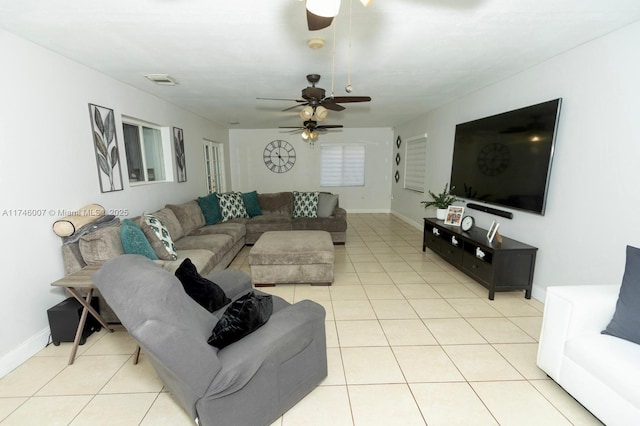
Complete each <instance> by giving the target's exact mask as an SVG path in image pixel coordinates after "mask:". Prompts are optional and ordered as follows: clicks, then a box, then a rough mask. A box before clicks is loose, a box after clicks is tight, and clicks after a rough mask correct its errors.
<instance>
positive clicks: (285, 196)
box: [258, 192, 293, 217]
mask: <svg viewBox="0 0 640 426" xmlns="http://www.w3.org/2000/svg"><path fill="white" fill-rule="evenodd" d="M258 202H259V203H260V210H262V214H268V213H274V214H283V215H287V216H289V217H291V216H293V193H292V192H274V193H268V194H258Z"/></svg>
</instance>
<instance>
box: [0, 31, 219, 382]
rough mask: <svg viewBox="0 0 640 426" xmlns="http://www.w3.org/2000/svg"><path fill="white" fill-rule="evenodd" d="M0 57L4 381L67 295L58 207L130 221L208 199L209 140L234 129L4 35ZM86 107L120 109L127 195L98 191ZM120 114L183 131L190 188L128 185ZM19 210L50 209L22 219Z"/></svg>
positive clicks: (44, 334)
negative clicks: (55, 227) (118, 212)
mask: <svg viewBox="0 0 640 426" xmlns="http://www.w3.org/2000/svg"><path fill="white" fill-rule="evenodd" d="M0 51H1V52H2V54H3V57H4V58H6V59H7V60H5V61H3V65H2V67H0V93H2V101H0V120H1V122H0V135H1V136H0V138H1V140H2V143H0V188H1V193H2V198H1V199H0V228H1V235H2V239H3V244H2V248H1V252H2V259H3V266H4V267H3V268H2V269H3V278H2V297H1V298H0V312H2V319H3V320H2V321H1V322H0V336H2V339H0V376H3V375H4V374H6V373H7V372H8V371H10V370H11V369H12V368H14V367H15V366H17V365H18V364H19V363H20V362H22V361H24V360H25V359H26V358H27V357H28V356H30V355H32V354H33V353H34V352H35V351H37V350H39V349H40V348H42V347H43V346H44V343H46V341H47V338H48V334H49V330H48V320H47V314H46V310H47V309H48V308H49V307H51V306H53V305H55V304H56V303H58V302H59V301H61V300H63V299H64V297H65V296H64V295H63V293H62V291H61V290H60V289H54V288H52V287H51V286H50V285H49V284H50V283H51V282H53V281H55V280H57V279H58V278H61V277H62V276H63V275H64V274H63V266H62V259H61V255H60V246H61V240H60V238H59V237H57V236H56V235H55V234H54V233H53V232H52V230H51V226H52V224H53V222H54V220H55V219H56V218H57V211H58V210H77V209H78V208H80V207H82V206H84V205H86V204H89V203H99V204H101V205H103V206H104V207H105V208H107V209H128V210H129V211H130V213H131V215H132V216H133V215H138V214H140V213H141V212H142V211H143V210H147V211H148V210H155V209H158V208H160V207H162V206H164V204H165V203H167V202H176V203H177V202H182V201H186V200H188V199H192V198H195V197H196V196H197V195H201V194H204V193H205V192H206V186H205V180H204V165H203V160H202V139H203V138H205V137H206V138H208V139H211V140H215V141H219V142H223V143H227V142H228V141H227V139H228V132H227V130H225V129H221V128H217V127H215V126H214V125H213V124H212V123H211V122H209V121H206V120H204V119H202V118H200V117H198V116H195V115H193V114H191V113H189V112H186V111H184V110H180V109H178V108H176V107H175V106H173V105H171V104H168V103H166V102H164V101H161V100H159V99H158V98H156V97H153V96H151V95H148V94H146V93H143V92H141V91H138V90H136V89H133V88H131V87H130V86H127V85H124V84H121V83H118V82H116V81H114V80H112V79H110V78H108V77H106V76H104V75H103V74H100V73H97V72H95V71H93V70H91V69H88V68H86V67H84V66H81V65H79V64H77V63H75V62H72V61H69V60H67V59H65V58H63V57H61V56H59V55H56V54H54V53H52V52H50V51H48V50H45V49H42V48H40V47H38V46H36V45H34V44H31V43H29V42H27V41H24V40H22V39H19V38H16V37H14V36H13V35H11V34H9V33H6V32H4V31H0ZM140 78H144V77H143V76H140ZM167 90H171V89H170V88H167ZM89 103H94V104H97V105H101V106H105V107H109V108H112V109H114V112H115V115H116V124H117V128H118V134H117V138H118V143H119V146H120V150H121V155H120V160H121V162H122V165H123V175H124V177H125V178H124V180H125V183H124V186H125V189H124V190H123V191H119V192H113V193H106V194H102V193H101V192H100V187H99V183H98V176H97V169H96V161H95V155H94V152H93V147H92V136H91V126H90V121H89V108H88V104H89ZM123 114H124V115H127V116H132V117H136V118H140V119H144V120H147V121H150V122H153V123H156V124H160V125H166V126H176V127H180V128H182V129H183V130H184V137H185V150H186V163H187V178H188V181H187V182H186V183H180V184H178V183H162V184H149V185H143V186H138V187H135V188H130V187H129V186H128V183H127V181H126V176H127V175H126V160H125V158H124V154H123V153H124V146H123V137H122V127H121V121H120V117H121V115H123ZM17 209H38V210H44V211H45V212H46V213H45V215H44V216H40V217H26V216H20V215H18V216H15V214H16V213H15V212H14V210H17Z"/></svg>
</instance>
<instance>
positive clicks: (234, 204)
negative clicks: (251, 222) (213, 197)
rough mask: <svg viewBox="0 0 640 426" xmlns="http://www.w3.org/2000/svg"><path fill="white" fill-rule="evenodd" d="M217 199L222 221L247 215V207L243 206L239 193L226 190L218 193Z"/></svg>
mask: <svg viewBox="0 0 640 426" xmlns="http://www.w3.org/2000/svg"><path fill="white" fill-rule="evenodd" d="M218 201H219V202H220V210H221V211H222V221H223V222H226V221H228V220H229V219H235V218H238V217H249V215H248V214H247V209H246V208H245V207H244V201H243V200H242V194H241V193H239V192H227V193H225V194H218Z"/></svg>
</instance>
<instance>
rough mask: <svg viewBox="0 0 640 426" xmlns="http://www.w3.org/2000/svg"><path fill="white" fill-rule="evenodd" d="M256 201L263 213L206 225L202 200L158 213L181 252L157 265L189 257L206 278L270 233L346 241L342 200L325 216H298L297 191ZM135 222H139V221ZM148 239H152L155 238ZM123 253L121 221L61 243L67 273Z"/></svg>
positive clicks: (105, 310) (174, 264)
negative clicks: (322, 234) (308, 233)
mask: <svg viewBox="0 0 640 426" xmlns="http://www.w3.org/2000/svg"><path fill="white" fill-rule="evenodd" d="M324 194H325V195H327V193H324ZM329 195H331V194H329ZM257 199H258V203H259V206H260V209H261V213H262V214H261V215H256V216H253V217H249V218H235V219H230V220H228V221H225V222H218V223H214V224H207V221H206V220H205V215H204V214H203V210H202V208H201V203H199V201H201V200H202V199H198V200H191V201H188V202H186V203H183V204H167V205H166V206H165V207H164V208H163V209H160V210H158V211H156V212H154V213H153V215H154V216H155V217H157V218H158V219H160V220H161V221H162V222H163V223H164V225H165V226H166V228H167V230H168V231H169V234H170V235H171V238H172V239H173V242H174V244H175V247H176V249H177V259H175V260H162V259H161V260H156V261H155V262H157V263H160V264H161V265H162V266H163V267H164V268H165V269H167V270H169V271H170V272H172V273H173V272H175V270H176V269H177V268H178V266H180V264H181V263H182V261H183V260H184V259H186V258H190V259H191V261H192V262H193V264H194V265H196V267H197V268H198V272H200V273H201V274H208V273H209V272H213V271H220V270H223V269H225V268H227V266H228V265H229V264H230V263H231V261H232V260H233V258H234V257H235V256H236V255H237V254H238V252H239V251H240V250H241V249H242V248H243V247H244V246H245V245H246V244H253V243H255V242H256V241H257V240H258V238H259V237H260V235H262V233H264V232H266V231H290V230H323V231H327V232H329V233H330V234H331V238H332V240H333V242H334V244H343V243H344V242H345V241H346V230H347V212H346V211H345V210H344V209H343V208H341V207H340V206H339V205H338V203H337V196H334V197H333V200H334V202H335V206H333V205H332V207H333V209H332V211H330V212H325V213H326V214H328V216H327V217H293V212H294V195H293V192H277V193H264V194H257ZM323 216H324V215H323ZM131 220H132V221H134V222H140V218H139V217H136V218H132V219H131ZM147 237H148V239H149V240H150V241H151V239H152V238H151V237H149V236H147ZM154 248H155V247H154ZM155 249H156V252H159V251H158V249H157V248H155ZM122 254H125V250H124V247H123V245H122V242H121V239H120V226H119V223H117V224H116V225H115V226H108V227H104V228H99V229H97V230H95V231H94V232H89V233H87V234H85V235H83V236H82V237H81V238H79V240H78V241H76V242H73V243H67V244H63V245H62V258H63V261H64V268H65V274H67V275H68V274H71V273H73V272H76V271H78V270H80V269H82V268H83V267H85V266H87V265H95V264H103V263H105V262H107V261H109V260H110V259H113V258H115V257H117V256H120V255H122ZM100 302H101V306H100V309H101V312H102V315H103V317H104V318H105V320H106V321H108V322H113V321H117V317H115V315H113V313H112V312H111V310H110V308H109V307H108V306H107V305H106V304H104V303H103V301H102V299H101V300H100Z"/></svg>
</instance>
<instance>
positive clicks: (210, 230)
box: [192, 221, 247, 242]
mask: <svg viewBox="0 0 640 426" xmlns="http://www.w3.org/2000/svg"><path fill="white" fill-rule="evenodd" d="M210 234H226V235H230V236H231V237H232V238H233V242H237V241H240V239H241V238H242V237H244V236H245V235H246V234H247V227H246V226H245V225H244V224H242V223H236V222H235V221H229V222H224V223H216V224H215V225H205V226H203V227H202V228H198V229H196V230H195V231H193V234H192V235H210Z"/></svg>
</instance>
